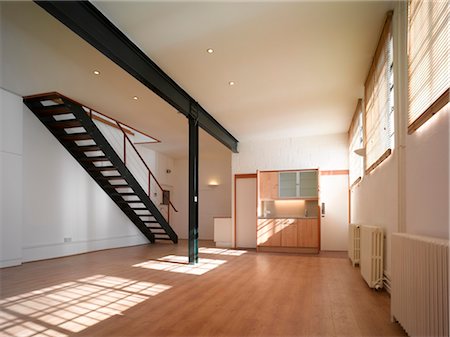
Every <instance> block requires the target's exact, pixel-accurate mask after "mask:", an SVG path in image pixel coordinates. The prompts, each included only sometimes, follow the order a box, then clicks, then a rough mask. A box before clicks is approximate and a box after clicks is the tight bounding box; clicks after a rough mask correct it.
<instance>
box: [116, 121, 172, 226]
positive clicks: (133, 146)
mask: <svg viewBox="0 0 450 337" xmlns="http://www.w3.org/2000/svg"><path fill="white" fill-rule="evenodd" d="M116 123H117V126H118V127H119V128H120V130H121V131H122V134H123V149H124V153H123V157H124V163H125V166H126V165H127V151H126V149H127V142H128V143H129V144H130V145H131V147H132V149H133V150H134V151H135V153H136V154H137V155H138V157H139V159H140V160H141V161H142V163H143V164H144V165H145V168H146V169H147V177H148V196H149V198H151V185H152V184H151V179H152V178H153V180H154V181H155V183H156V185H157V186H158V187H159V189H160V191H161V197H163V194H164V189H163V188H162V186H161V184H160V183H159V182H158V180H157V179H156V177H155V176H154V174H153V173H152V171H151V170H150V168H149V167H148V165H147V163H146V162H145V160H144V159H143V158H142V156H141V154H140V153H139V151H138V150H137V149H136V146H135V145H134V144H133V142H132V141H131V140H130V138H129V137H128V135H127V134H126V132H125V130H124V129H123V127H122V125H120V123H119V122H118V121H116ZM170 207H172V209H173V210H174V211H175V212H178V210H177V209H176V208H175V206H174V205H173V204H172V201H170V196H169V200H168V205H167V208H168V211H167V222H168V223H169V224H170Z"/></svg>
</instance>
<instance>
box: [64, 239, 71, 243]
mask: <svg viewBox="0 0 450 337" xmlns="http://www.w3.org/2000/svg"><path fill="white" fill-rule="evenodd" d="M64 242H72V238H64Z"/></svg>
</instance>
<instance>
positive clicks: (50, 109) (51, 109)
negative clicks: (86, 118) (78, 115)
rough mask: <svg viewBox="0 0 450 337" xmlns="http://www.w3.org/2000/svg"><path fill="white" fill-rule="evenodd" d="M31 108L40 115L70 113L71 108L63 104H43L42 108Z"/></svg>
mask: <svg viewBox="0 0 450 337" xmlns="http://www.w3.org/2000/svg"><path fill="white" fill-rule="evenodd" d="M33 110H34V112H35V113H37V114H38V115H40V116H49V115H64V114H69V113H72V110H71V109H69V108H68V107H67V106H65V105H64V104H58V105H52V106H45V107H42V108H35V109H33Z"/></svg>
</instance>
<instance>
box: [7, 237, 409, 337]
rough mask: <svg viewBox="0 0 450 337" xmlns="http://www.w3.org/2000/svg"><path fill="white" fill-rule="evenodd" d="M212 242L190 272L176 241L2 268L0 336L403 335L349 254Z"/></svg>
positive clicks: (384, 300)
mask: <svg viewBox="0 0 450 337" xmlns="http://www.w3.org/2000/svg"><path fill="white" fill-rule="evenodd" d="M211 244H212V243H211V242H200V247H202V248H201V249H200V251H201V254H200V263H199V265H196V266H189V265H187V264H185V262H184V261H185V256H186V252H187V246H186V242H185V241H181V242H180V243H179V244H178V245H173V244H156V245H153V246H151V245H144V246H136V247H129V248H120V249H112V250H106V251H100V252H93V253H88V254H82V255H76V256H71V257H65V258H59V259H52V260H45V261H38V262H32V263H26V264H24V265H22V266H19V267H12V268H5V269H1V270H0V273H1V300H0V304H1V315H0V336H49V337H50V336H267V337H269V336H406V334H405V333H404V331H403V330H402V329H401V327H400V326H399V325H398V324H396V323H391V322H390V317H389V306H390V299H389V296H388V295H387V293H386V292H384V291H381V292H377V291H374V290H372V289H369V288H368V287H367V285H366V284H365V282H364V280H363V279H362V278H361V276H360V273H359V269H358V268H353V267H352V266H351V263H350V262H349V260H348V259H347V258H346V257H345V254H329V253H328V254H327V253H322V254H321V255H319V256H308V255H295V254H275V253H256V252H255V251H235V250H227V249H214V248H205V247H211Z"/></svg>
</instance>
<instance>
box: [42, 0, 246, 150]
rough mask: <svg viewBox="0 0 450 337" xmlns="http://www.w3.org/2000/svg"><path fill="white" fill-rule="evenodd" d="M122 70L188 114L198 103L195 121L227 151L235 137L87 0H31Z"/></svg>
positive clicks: (235, 140)
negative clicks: (196, 119)
mask: <svg viewBox="0 0 450 337" xmlns="http://www.w3.org/2000/svg"><path fill="white" fill-rule="evenodd" d="M35 2H36V3H37V4H38V5H39V6H40V7H42V8H43V9H45V10H46V11H47V12H48V13H50V14H51V15H52V16H54V17H55V18H56V19H58V20H59V21H61V22H62V23H63V24H64V25H66V26H67V27H68V28H70V29H71V30H72V31H74V32H75V33H76V34H77V35H79V36H80V37H81V38H83V39H84V40H85V41H87V42H88V43H90V44H91V45H92V46H93V47H94V48H96V49H97V50H98V51H100V52H101V53H103V54H104V55H105V56H107V57H108V58H109V59H111V60H112V61H113V62H115V63H116V64H117V65H119V66H120V67H122V68H123V69H124V70H125V71H126V72H128V73H129V74H130V75H132V76H133V77H134V78H136V79H137V80H138V81H140V82H141V83H142V84H144V85H145V86H146V87H148V88H149V89H150V90H152V91H153V92H155V93H156V94H157V95H158V96H160V97H161V98H162V99H164V100H165V101H166V102H167V103H169V104H170V105H172V106H173V107H174V108H175V109H177V110H178V111H179V112H181V113H182V114H184V115H185V116H186V117H188V118H189V116H190V107H191V106H192V105H197V107H198V125H199V126H200V127H201V128H202V129H204V130H205V131H206V132H208V133H209V134H210V135H211V136H213V137H214V138H216V139H217V140H218V141H220V142H221V143H222V144H224V145H225V146H226V147H228V148H229V149H230V150H231V151H233V152H235V153H237V144H238V141H237V139H236V138H234V137H233V136H232V135H231V134H230V133H229V132H228V131H227V130H226V129H225V128H224V127H223V126H222V125H221V124H220V123H219V122H217V121H216V120H215V119H214V118H213V117H212V116H211V115H210V114H209V113H208V112H207V111H206V110H205V109H203V108H202V107H201V106H200V105H199V104H198V103H197V102H196V101H195V100H194V99H193V98H192V97H191V96H190V95H189V94H188V93H187V92H186V91H184V90H183V89H182V88H181V87H180V86H179V85H178V84H177V83H176V82H175V81H174V80H172V79H171V78H170V77H169V76H168V75H167V74H166V73H165V72H164V71H163V70H162V69H161V68H159V67H158V66H157V65H156V64H155V63H154V62H153V61H152V60H151V59H150V58H149V57H148V56H147V55H146V54H145V53H144V52H143V51H142V50H140V49H139V48H138V47H137V46H136V45H135V44H134V43H133V42H131V40H130V39H129V38H128V37H126V36H125V34H124V33H122V32H121V31H120V30H119V29H118V28H117V27H116V26H114V24H113V23H112V22H111V21H109V20H108V19H107V18H106V17H105V16H104V15H103V14H102V13H101V12H100V11H99V10H98V9H97V8H96V7H95V6H94V5H93V4H91V3H90V2H88V1H35Z"/></svg>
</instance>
